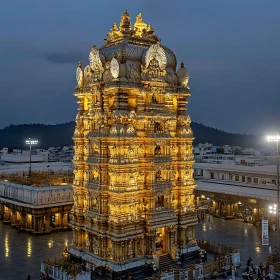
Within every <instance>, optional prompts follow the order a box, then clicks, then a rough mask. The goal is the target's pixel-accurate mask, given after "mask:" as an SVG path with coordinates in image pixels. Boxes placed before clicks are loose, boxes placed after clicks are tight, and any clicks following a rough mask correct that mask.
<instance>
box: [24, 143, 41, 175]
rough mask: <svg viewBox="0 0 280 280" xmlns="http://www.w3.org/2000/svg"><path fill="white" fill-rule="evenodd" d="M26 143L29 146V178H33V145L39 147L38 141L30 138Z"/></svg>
mask: <svg viewBox="0 0 280 280" xmlns="http://www.w3.org/2000/svg"><path fill="white" fill-rule="evenodd" d="M25 143H26V144H27V145H29V176H31V147H32V145H37V144H38V140H36V139H31V138H28V139H27V140H25Z"/></svg>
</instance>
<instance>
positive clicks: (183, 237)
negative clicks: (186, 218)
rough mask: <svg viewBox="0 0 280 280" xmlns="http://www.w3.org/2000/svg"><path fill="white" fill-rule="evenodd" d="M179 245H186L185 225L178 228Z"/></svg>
mask: <svg viewBox="0 0 280 280" xmlns="http://www.w3.org/2000/svg"><path fill="white" fill-rule="evenodd" d="M178 240H179V242H178V245H180V246H185V245H186V229H185V228H183V227H179V229H178Z"/></svg>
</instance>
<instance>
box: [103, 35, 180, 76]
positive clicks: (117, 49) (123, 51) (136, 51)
mask: <svg viewBox="0 0 280 280" xmlns="http://www.w3.org/2000/svg"><path fill="white" fill-rule="evenodd" d="M151 45H152V44H149V45H146V46H144V45H138V44H137V41H136V42H135V41H127V40H126V39H123V41H121V42H118V43H117V44H114V45H111V46H107V45H104V46H102V47H101V48H100V49H99V51H100V54H101V55H102V56H103V57H104V58H105V59H104V60H103V59H102V60H103V61H104V62H105V63H106V62H109V61H111V59H112V58H113V57H114V56H115V55H117V56H118V57H119V58H120V59H121V60H122V61H123V62H126V61H128V60H130V61H138V62H140V63H141V64H143V63H144V62H145V56H146V53H147V51H148V49H149V47H150V46H151ZM160 46H161V47H162V48H163V49H164V52H165V55H166V58H167V64H166V68H172V69H173V70H174V71H176V65H177V60H176V56H175V54H174V53H173V52H172V51H171V50H170V49H169V48H168V47H166V46H163V45H160Z"/></svg>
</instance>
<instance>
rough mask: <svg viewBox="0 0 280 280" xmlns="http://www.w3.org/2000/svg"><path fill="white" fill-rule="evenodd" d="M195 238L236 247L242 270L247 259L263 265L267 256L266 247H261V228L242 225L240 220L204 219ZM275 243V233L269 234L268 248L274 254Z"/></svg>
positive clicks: (246, 224) (198, 226)
mask: <svg viewBox="0 0 280 280" xmlns="http://www.w3.org/2000/svg"><path fill="white" fill-rule="evenodd" d="M196 238H197V239H199V240H201V239H204V240H206V241H210V242H213V241H215V242H216V244H223V245H227V246H232V247H236V248H238V249H239V251H240V256H241V264H242V268H244V269H245V268H246V263H247V260H248V258H249V257H251V258H252V259H253V261H252V262H253V264H254V265H258V264H260V263H262V264H265V261H266V257H267V255H268V246H262V240H261V227H256V226H254V225H252V224H248V223H244V222H243V221H240V220H225V219H221V218H213V216H211V219H210V222H208V219H205V221H204V222H200V223H199V224H198V225H197V229H196ZM276 243H277V232H272V231H270V232H269V244H270V245H269V246H271V248H272V252H274V251H275V250H274V247H275V246H276Z"/></svg>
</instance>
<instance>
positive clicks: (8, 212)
mask: <svg viewBox="0 0 280 280" xmlns="http://www.w3.org/2000/svg"><path fill="white" fill-rule="evenodd" d="M10 219H11V209H10V208H8V207H5V215H4V221H5V222H9V221H10Z"/></svg>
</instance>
